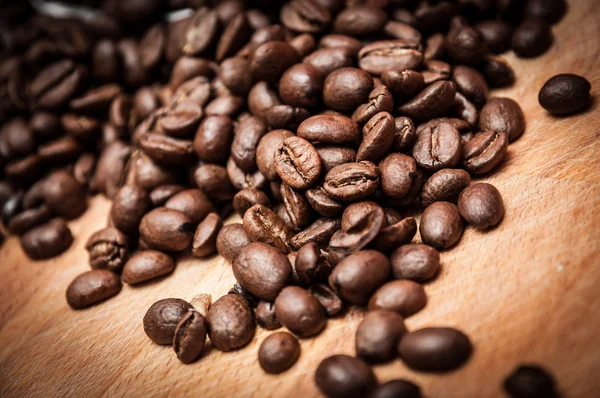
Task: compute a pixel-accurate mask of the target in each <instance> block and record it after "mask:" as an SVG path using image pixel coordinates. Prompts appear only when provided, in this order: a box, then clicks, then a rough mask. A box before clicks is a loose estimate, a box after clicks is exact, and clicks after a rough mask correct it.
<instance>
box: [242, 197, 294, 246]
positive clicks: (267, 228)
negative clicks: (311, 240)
mask: <svg viewBox="0 0 600 398" xmlns="http://www.w3.org/2000/svg"><path fill="white" fill-rule="evenodd" d="M243 224H244V230H245V231H246V234H247V235H248V237H249V238H250V240H252V241H253V242H263V243H267V244H270V245H272V246H274V247H276V248H278V249H279V250H281V251H283V252H284V253H289V252H290V251H291V248H290V239H291V238H292V232H291V231H290V229H289V228H288V227H287V226H286V225H285V223H284V221H283V220H282V219H281V218H280V217H279V216H278V215H277V214H275V213H274V212H273V211H272V210H271V209H269V208H267V207H265V206H262V205H255V206H252V207H251V208H250V209H248V210H247V211H246V213H245V214H244V220H243Z"/></svg>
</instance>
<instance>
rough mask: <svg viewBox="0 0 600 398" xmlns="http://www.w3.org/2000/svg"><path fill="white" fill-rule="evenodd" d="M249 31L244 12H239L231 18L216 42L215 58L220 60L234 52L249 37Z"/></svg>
mask: <svg viewBox="0 0 600 398" xmlns="http://www.w3.org/2000/svg"><path fill="white" fill-rule="evenodd" d="M250 33H251V31H250V25H249V24H248V19H247V18H246V14H245V13H239V14H237V15H235V16H234V17H233V18H231V20H230V21H229V23H228V24H227V26H226V27H225V30H224V31H223V34H222V35H221V38H220V39H219V43H218V44H217V51H216V54H215V60H216V61H218V62H221V61H223V60H224V59H225V58H227V57H230V56H232V55H233V54H235V53H236V51H238V50H239V49H240V48H241V47H242V46H243V45H244V43H246V41H247V40H248V39H249V36H250Z"/></svg>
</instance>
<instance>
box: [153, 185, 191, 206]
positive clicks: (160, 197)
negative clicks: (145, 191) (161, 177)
mask: <svg viewBox="0 0 600 398" xmlns="http://www.w3.org/2000/svg"><path fill="white" fill-rule="evenodd" d="M184 190H185V187H184V186H183V185H176V184H173V185H161V186H160V187H157V188H154V189H153V190H152V191H151V192H150V194H149V195H148V196H149V198H150V202H152V207H159V206H163V205H164V204H165V203H166V202H167V200H169V199H170V198H172V197H173V196H175V195H176V194H178V193H179V192H181V191H184Z"/></svg>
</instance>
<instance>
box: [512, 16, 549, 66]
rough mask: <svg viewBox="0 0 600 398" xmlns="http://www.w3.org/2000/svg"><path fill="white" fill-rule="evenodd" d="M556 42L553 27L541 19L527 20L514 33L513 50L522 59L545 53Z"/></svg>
mask: <svg viewBox="0 0 600 398" xmlns="http://www.w3.org/2000/svg"><path fill="white" fill-rule="evenodd" d="M553 41H554V35H553V34H552V28H551V26H550V25H549V24H548V23H547V22H546V21H544V20H541V19H526V20H525V21H523V22H522V23H521V24H520V25H519V26H517V28H516V29H515V30H514V32H513V36H512V41H511V48H512V50H513V51H514V52H515V53H516V54H517V55H518V56H519V57H521V58H533V57H537V56H539V55H541V54H543V53H545V52H546V51H547V50H548V48H550V46H551V45H552V42H553Z"/></svg>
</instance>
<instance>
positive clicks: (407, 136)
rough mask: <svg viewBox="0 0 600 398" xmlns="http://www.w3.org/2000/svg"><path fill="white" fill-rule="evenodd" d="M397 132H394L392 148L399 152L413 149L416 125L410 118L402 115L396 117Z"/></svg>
mask: <svg viewBox="0 0 600 398" xmlns="http://www.w3.org/2000/svg"><path fill="white" fill-rule="evenodd" d="M394 125H395V127H396V132H395V134H394V142H393V143H392V150H394V151H398V152H406V151H408V150H409V149H412V147H413V144H414V142H415V139H416V130H415V125H414V123H413V122H412V120H410V118H408V117H405V116H401V117H397V118H395V119H394Z"/></svg>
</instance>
